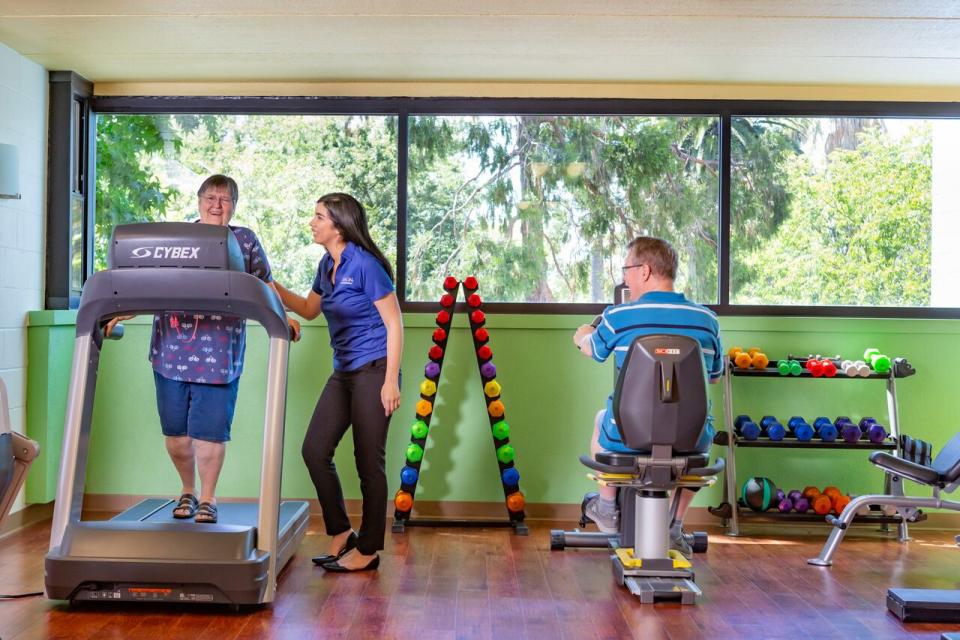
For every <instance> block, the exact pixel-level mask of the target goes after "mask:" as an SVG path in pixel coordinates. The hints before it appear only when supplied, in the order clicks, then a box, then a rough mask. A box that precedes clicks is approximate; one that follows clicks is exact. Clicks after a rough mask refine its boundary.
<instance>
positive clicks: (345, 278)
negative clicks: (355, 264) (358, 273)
mask: <svg viewBox="0 0 960 640" xmlns="http://www.w3.org/2000/svg"><path fill="white" fill-rule="evenodd" d="M340 284H353V278H351V277H350V276H343V277H342V278H340Z"/></svg>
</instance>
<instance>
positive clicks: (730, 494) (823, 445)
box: [709, 360, 926, 540]
mask: <svg viewBox="0 0 960 640" xmlns="http://www.w3.org/2000/svg"><path fill="white" fill-rule="evenodd" d="M913 373H914V372H912V371H911V373H909V374H907V375H912V374H913ZM734 377H742V378H780V379H783V380H789V379H791V378H814V377H815V376H813V375H812V374H811V373H810V372H809V371H806V370H804V371H803V372H802V373H801V374H800V375H799V376H792V375H791V376H785V375H782V374H781V373H780V372H779V371H778V370H777V369H776V367H766V368H764V369H738V368H735V367H734V366H733V365H732V363H731V362H730V361H729V360H728V361H727V370H726V375H725V376H724V377H723V404H724V406H723V410H724V422H725V428H726V433H723V432H721V433H720V434H718V437H717V439H716V440H715V443H717V444H723V445H725V446H726V448H727V458H726V460H727V464H726V469H725V473H724V482H723V495H724V502H722V503H721V504H720V505H718V506H716V507H711V508H710V509H709V511H710V513H712V514H713V515H715V516H718V517H720V518H721V519H722V521H723V524H724V526H726V528H727V534H728V535H731V536H738V535H740V521H741V520H745V521H750V522H824V523H825V517H824V516H822V515H819V514H816V513H812V512H808V513H779V512H777V511H765V512H756V511H753V510H751V509H749V508H747V507H743V506H740V505H739V503H738V500H737V498H738V493H739V492H738V486H739V485H738V484H737V471H736V450H737V449H738V448H740V447H746V448H751V447H754V448H769V449H775V448H784V449H816V450H825V449H862V450H864V451H878V450H887V451H896V452H897V455H900V454H901V452H900V451H899V445H898V442H899V436H900V430H899V428H898V420H897V417H898V413H897V391H896V379H897V378H899V377H907V376H906V375H904V376H900V375H896V374H895V372H894V371H893V370H891V371H890V372H889V373H883V374H879V373H876V372H872V373H870V375H868V376H847V375H845V374H843V373H842V372H838V373H837V375H836V376H833V377H829V378H828V377H823V376H821V377H819V379H821V380H844V379H846V380H885V381H886V392H887V394H886V395H887V417H888V426H889V427H890V435H889V437H887V438H886V439H885V440H884V441H883V442H882V443H874V442H869V441H866V440H862V441H858V442H855V443H849V442H844V441H839V440H838V441H834V442H824V441H822V440H810V441H807V442H801V441H798V440H797V439H795V438H791V437H789V436H788V437H785V438H784V439H783V440H770V439H767V438H759V439H757V440H746V439H743V438H740V437H738V436H737V435H736V434H735V432H734V429H733V385H732V379H733V378H734ZM884 489H885V493H891V492H894V493H896V492H899V493H901V494H902V492H903V488H902V482H901V481H900V479H899V478H897V479H891V476H889V475H887V474H884ZM925 517H926V516H925V514H920V517H919V518H917V519H918V520H922V519H924V518H925ZM854 522H855V523H858V524H859V523H871V524H879V525H883V526H886V525H890V524H896V525H897V526H898V531H899V536H900V539H901V540H906V539H907V522H905V521H904V520H903V519H902V518H901V517H900V516H899V515H886V514H883V513H882V512H878V513H871V514H869V515H860V516H857V517H856V518H855V519H854Z"/></svg>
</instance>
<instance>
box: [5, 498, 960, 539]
mask: <svg viewBox="0 0 960 640" xmlns="http://www.w3.org/2000/svg"><path fill="white" fill-rule="evenodd" d="M148 497H156V496H135V495H127V494H114V493H109V494H105V493H100V494H87V495H86V496H84V500H83V508H84V510H85V511H106V512H118V511H123V510H124V509H127V508H129V507H132V506H133V505H135V504H137V503H138V502H140V501H141V500H143V499H144V498H148ZM163 497H167V498H169V497H172V496H163ZM287 499H291V500H294V499H298V500H306V501H307V502H308V503H309V504H310V514H311V515H316V516H319V515H320V514H321V511H320V504H319V503H318V502H317V499H316V498H292V497H288V498H287ZM219 500H220V502H254V501H255V499H254V498H219ZM52 504H53V503H50V505H32V506H39V507H49V508H50V513H52ZM346 505H347V513H348V514H350V515H351V516H359V515H360V506H361V502H360V500H347V501H346ZM28 508H32V507H28ZM19 513H22V512H17V514H14V515H13V516H11V520H13V518H14V517H15V516H16V515H18V514H19ZM387 514H388V516H389V517H392V515H393V502H392V501H391V502H390V503H388V504H387ZM526 515H527V520H533V521H536V520H545V521H555V522H559V523H569V525H570V526H571V527H572V526H574V525H575V523H576V522H577V521H578V520H579V519H580V504H579V503H577V504H565V503H555V502H548V503H543V502H541V503H528V504H527V505H526ZM47 517H49V516H47ZM417 517H421V518H432V519H440V520H504V521H506V520H507V519H508V517H507V510H506V508H505V507H504V504H503V503H502V502H472V501H458V500H418V501H417V502H415V503H414V509H413V518H417ZM684 522H685V525H686V528H687V529H693V528H698V527H700V528H702V527H711V528H715V527H719V526H720V520H719V519H718V518H717V517H716V516H713V515H711V514H710V512H709V511H707V508H706V507H691V508H690V510H689V511H688V512H687V517H686V518H685V521H684ZM829 526H830V525H828V524H827V523H826V522H824V523H823V524H822V525H821V524H818V523H815V522H804V523H802V524H799V523H789V524H788V523H776V522H772V523H771V522H765V523H762V524H761V523H749V524H748V525H746V526H745V527H744V528H745V529H747V531H754V530H756V531H774V532H775V531H783V532H790V533H791V534H797V535H800V534H802V532H803V531H804V530H814V531H818V532H819V531H821V530H823V529H825V528H827V527H829ZM910 526H911V527H916V528H918V529H951V530H957V529H960V513H956V512H951V511H938V512H927V519H926V520H924V521H923V522H918V523H916V524H911V525H910ZM5 528H6V527H5Z"/></svg>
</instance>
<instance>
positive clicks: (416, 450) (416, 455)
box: [407, 443, 423, 462]
mask: <svg viewBox="0 0 960 640" xmlns="http://www.w3.org/2000/svg"><path fill="white" fill-rule="evenodd" d="M407 460H409V461H410V462H420V461H421V460H423V448H422V447H421V446H420V445H418V444H416V443H411V444H410V445H409V446H408V447H407Z"/></svg>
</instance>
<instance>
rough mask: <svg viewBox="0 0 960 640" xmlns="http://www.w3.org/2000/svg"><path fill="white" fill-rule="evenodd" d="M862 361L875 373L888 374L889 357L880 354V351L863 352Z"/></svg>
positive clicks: (869, 350) (868, 350)
mask: <svg viewBox="0 0 960 640" xmlns="http://www.w3.org/2000/svg"><path fill="white" fill-rule="evenodd" d="M863 359H864V360H865V361H866V363H867V364H869V365H870V368H871V369H873V370H874V371H876V372H877V373H888V372H889V371H890V366H891V362H890V356H886V355H884V354H882V353H880V349H873V348H871V349H867V350H866V351H864V352H863Z"/></svg>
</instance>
